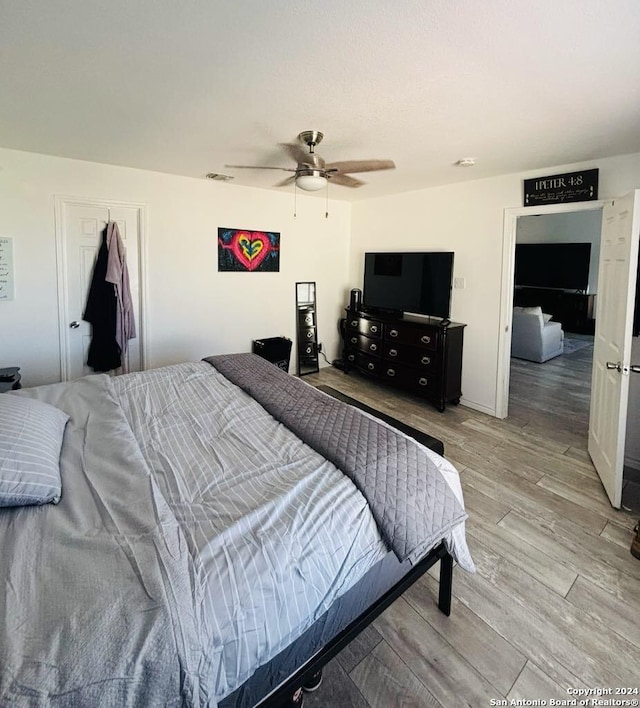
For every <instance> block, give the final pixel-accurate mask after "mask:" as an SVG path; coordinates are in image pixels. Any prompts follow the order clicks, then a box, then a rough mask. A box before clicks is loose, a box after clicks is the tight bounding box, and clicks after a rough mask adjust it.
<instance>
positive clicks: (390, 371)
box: [387, 369, 396, 376]
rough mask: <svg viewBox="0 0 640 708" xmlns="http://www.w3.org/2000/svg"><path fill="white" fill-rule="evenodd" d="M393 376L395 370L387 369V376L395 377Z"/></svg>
mask: <svg viewBox="0 0 640 708" xmlns="http://www.w3.org/2000/svg"><path fill="white" fill-rule="evenodd" d="M395 375H396V370H395V369H387V376H395Z"/></svg>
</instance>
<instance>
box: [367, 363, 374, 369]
mask: <svg viewBox="0 0 640 708" xmlns="http://www.w3.org/2000/svg"><path fill="white" fill-rule="evenodd" d="M375 368H376V365H375V364H374V363H372V362H369V363H368V364H367V369H369V371H373V370H374V369H375Z"/></svg>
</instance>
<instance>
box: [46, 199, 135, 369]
mask: <svg viewBox="0 0 640 708" xmlns="http://www.w3.org/2000/svg"><path fill="white" fill-rule="evenodd" d="M56 217H57V218H56V240H57V245H58V256H59V259H58V283H59V285H58V291H59V294H58V299H59V303H58V304H59V320H60V360H61V361H60V364H61V366H60V370H61V371H60V373H61V379H62V380H63V381H67V380H70V379H76V378H79V377H80V376H85V375H86V374H90V373H93V370H92V369H90V368H89V367H88V366H87V364H86V361H87V352H88V349H89V344H90V342H91V325H90V324H89V323H88V322H85V321H84V320H83V319H82V315H83V312H84V308H85V305H86V302H87V294H88V292H89V285H90V283H91V276H92V274H93V266H94V264H95V260H96V256H97V253H98V249H99V247H100V243H101V239H102V232H103V231H104V229H105V227H106V225H107V222H108V221H115V222H117V224H118V228H119V229H120V235H121V236H122V240H123V242H124V245H125V248H126V251H127V266H128V269H129V280H130V284H131V297H132V299H133V302H134V314H135V321H136V330H137V337H136V339H133V340H131V341H130V342H129V350H128V353H127V362H128V367H129V371H139V370H141V369H142V368H143V367H142V351H143V349H142V344H143V343H142V341H141V338H142V326H141V317H142V306H141V287H140V281H141V277H140V273H141V258H140V256H141V248H140V241H141V224H142V207H140V206H127V205H121V204H109V203H108V202H103V201H94V200H90V199H87V200H86V201H85V200H72V199H67V198H64V197H60V198H58V199H57V200H56ZM114 373H118V370H116V371H115V372H114Z"/></svg>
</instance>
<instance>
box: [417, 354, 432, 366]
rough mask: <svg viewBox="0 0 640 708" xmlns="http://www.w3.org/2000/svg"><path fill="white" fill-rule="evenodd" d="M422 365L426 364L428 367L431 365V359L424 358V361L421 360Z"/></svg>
mask: <svg viewBox="0 0 640 708" xmlns="http://www.w3.org/2000/svg"><path fill="white" fill-rule="evenodd" d="M420 363H422V364H424V365H425V366H428V365H429V364H430V363H431V357H430V356H423V357H422V359H420Z"/></svg>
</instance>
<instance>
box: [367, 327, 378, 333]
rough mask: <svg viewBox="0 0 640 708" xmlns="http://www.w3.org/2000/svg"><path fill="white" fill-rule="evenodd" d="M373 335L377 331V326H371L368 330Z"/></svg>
mask: <svg viewBox="0 0 640 708" xmlns="http://www.w3.org/2000/svg"><path fill="white" fill-rule="evenodd" d="M369 329H370V330H371V332H372V333H373V334H375V333H376V332H377V331H378V326H377V325H371V327H370V328H369Z"/></svg>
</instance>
